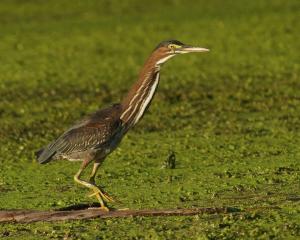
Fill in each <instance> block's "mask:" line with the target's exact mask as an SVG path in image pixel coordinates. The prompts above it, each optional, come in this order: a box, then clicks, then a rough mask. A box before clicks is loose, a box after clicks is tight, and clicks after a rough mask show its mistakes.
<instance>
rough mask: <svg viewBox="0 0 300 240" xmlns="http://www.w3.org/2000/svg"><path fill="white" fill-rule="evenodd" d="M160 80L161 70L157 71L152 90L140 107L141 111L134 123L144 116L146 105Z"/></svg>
mask: <svg viewBox="0 0 300 240" xmlns="http://www.w3.org/2000/svg"><path fill="white" fill-rule="evenodd" d="M158 82H159V72H157V73H156V78H155V80H154V83H153V85H152V86H151V89H150V92H149V94H148V96H147V98H146V99H145V100H144V101H143V103H142V105H141V107H140V109H139V113H138V114H137V116H136V117H135V119H134V122H133V124H136V123H137V122H138V121H139V120H140V118H141V117H142V116H143V114H144V112H145V110H146V107H147V106H148V104H149V103H150V101H151V99H152V98H153V95H154V93H155V89H156V88H157V85H158Z"/></svg>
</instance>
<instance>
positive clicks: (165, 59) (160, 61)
mask: <svg viewBox="0 0 300 240" xmlns="http://www.w3.org/2000/svg"><path fill="white" fill-rule="evenodd" d="M174 56H175V54H173V55H169V56H166V57H164V58H162V59H160V60H158V61H157V62H156V65H161V64H163V63H165V62H166V61H168V60H169V59H170V58H172V57H174Z"/></svg>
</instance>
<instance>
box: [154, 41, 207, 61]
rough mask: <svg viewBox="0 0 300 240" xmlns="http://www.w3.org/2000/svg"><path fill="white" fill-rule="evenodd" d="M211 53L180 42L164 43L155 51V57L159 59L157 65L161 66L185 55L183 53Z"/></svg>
mask: <svg viewBox="0 0 300 240" xmlns="http://www.w3.org/2000/svg"><path fill="white" fill-rule="evenodd" d="M207 51H209V50H208V49H206V48H202V47H194V46H191V45H187V44H184V43H182V42H179V41H178V40H168V41H163V42H161V43H160V44H158V46H157V47H156V48H155V49H154V51H153V55H154V56H155V58H156V59H157V62H156V64H157V65H161V64H163V63H165V62H166V61H168V60H169V59H170V58H172V57H174V56H176V55H179V54H183V53H193V52H196V53H200V52H207Z"/></svg>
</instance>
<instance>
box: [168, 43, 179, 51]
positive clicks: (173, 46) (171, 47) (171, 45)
mask: <svg viewBox="0 0 300 240" xmlns="http://www.w3.org/2000/svg"><path fill="white" fill-rule="evenodd" d="M179 47H180V46H178V45H176V44H169V45H168V48H170V49H172V50H174V49H176V48H179Z"/></svg>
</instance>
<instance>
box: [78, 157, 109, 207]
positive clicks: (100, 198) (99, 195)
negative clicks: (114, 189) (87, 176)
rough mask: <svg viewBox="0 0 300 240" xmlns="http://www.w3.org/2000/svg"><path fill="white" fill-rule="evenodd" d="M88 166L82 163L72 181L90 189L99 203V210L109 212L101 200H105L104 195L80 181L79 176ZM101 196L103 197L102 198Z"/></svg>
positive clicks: (92, 185)
mask: <svg viewBox="0 0 300 240" xmlns="http://www.w3.org/2000/svg"><path fill="white" fill-rule="evenodd" d="M87 165H88V162H86V161H85V162H83V164H82V166H81V167H80V169H79V171H78V172H77V173H76V175H75V176H74V180H75V182H77V183H79V184H81V185H83V186H85V187H87V188H89V189H92V190H93V191H94V194H93V195H95V196H96V198H97V199H98V201H99V203H100V209H103V210H105V211H109V209H108V208H107V207H106V206H105V204H104V201H103V200H107V199H106V195H104V194H103V193H102V191H101V190H100V188H98V187H97V186H96V185H95V184H93V183H90V182H87V181H84V180H81V179H80V175H81V173H82V171H83V170H84V169H85V168H86V166H87ZM102 195H103V196H102Z"/></svg>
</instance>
